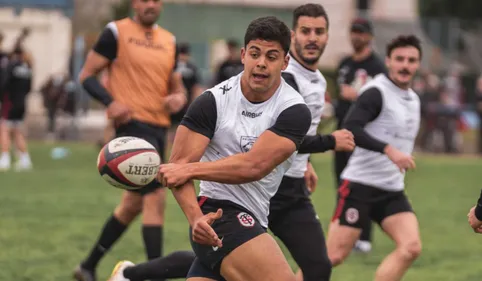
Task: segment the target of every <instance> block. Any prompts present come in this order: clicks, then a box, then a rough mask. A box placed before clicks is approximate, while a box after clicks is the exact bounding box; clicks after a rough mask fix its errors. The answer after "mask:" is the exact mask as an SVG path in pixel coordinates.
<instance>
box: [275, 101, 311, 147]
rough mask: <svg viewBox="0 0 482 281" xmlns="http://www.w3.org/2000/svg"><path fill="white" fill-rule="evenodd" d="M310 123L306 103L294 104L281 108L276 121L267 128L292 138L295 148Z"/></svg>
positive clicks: (301, 140) (299, 143)
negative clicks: (281, 110)
mask: <svg viewBox="0 0 482 281" xmlns="http://www.w3.org/2000/svg"><path fill="white" fill-rule="evenodd" d="M310 125H311V113H310V110H309V109H308V106H306V104H295V105H293V106H291V107H288V108H287V109H285V110H283V112H281V113H280V115H279V116H278V118H277V119H276V123H275V124H274V125H273V126H272V127H271V128H269V129H268V130H270V131H272V132H273V133H275V134H277V135H279V136H282V137H285V138H288V139H290V140H292V141H293V142H294V143H295V145H296V150H298V148H299V147H300V145H301V143H302V142H303V139H304V137H305V135H306V133H307V132H308V130H309V128H310Z"/></svg>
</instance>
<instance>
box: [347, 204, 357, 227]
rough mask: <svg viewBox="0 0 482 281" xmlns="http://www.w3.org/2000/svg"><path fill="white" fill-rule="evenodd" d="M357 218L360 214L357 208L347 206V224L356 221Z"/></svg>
mask: <svg viewBox="0 0 482 281" xmlns="http://www.w3.org/2000/svg"><path fill="white" fill-rule="evenodd" d="M359 218H360V214H359V213H358V210H357V209H355V208H348V210H346V212H345V219H346V222H348V223H349V224H354V223H356V222H357V221H358V219H359Z"/></svg>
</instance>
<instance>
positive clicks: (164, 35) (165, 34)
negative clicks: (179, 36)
mask: <svg viewBox="0 0 482 281" xmlns="http://www.w3.org/2000/svg"><path fill="white" fill-rule="evenodd" d="M154 31H155V32H157V33H158V34H160V35H161V36H162V38H169V39H170V40H172V42H173V43H176V36H175V35H174V34H173V33H172V32H170V31H169V30H167V29H165V28H163V27H161V26H160V25H157V24H156V26H155V28H154Z"/></svg>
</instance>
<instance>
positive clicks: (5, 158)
mask: <svg viewBox="0 0 482 281" xmlns="http://www.w3.org/2000/svg"><path fill="white" fill-rule="evenodd" d="M31 88H32V65H31V62H30V61H28V60H27V58H26V56H25V53H24V52H23V50H22V48H21V47H16V48H15V50H14V51H13V53H12V55H11V56H10V58H9V62H8V66H7V70H6V72H5V83H4V87H3V90H2V91H1V92H2V93H3V96H2V100H3V103H2V108H1V116H2V122H1V127H0V128H1V134H0V135H1V137H2V139H1V140H2V141H1V146H2V155H1V157H0V170H7V169H9V168H10V162H11V158H10V144H11V138H10V136H11V135H13V136H14V140H15V146H16V148H17V150H18V154H17V160H18V161H17V163H16V164H15V168H16V170H26V169H30V168H31V166H32V163H31V160H30V156H29V154H28V150H27V143H26V140H25V136H24V134H23V133H22V131H21V128H20V125H21V124H22V122H23V120H24V117H25V109H26V98H27V95H28V93H29V92H30V90H31Z"/></svg>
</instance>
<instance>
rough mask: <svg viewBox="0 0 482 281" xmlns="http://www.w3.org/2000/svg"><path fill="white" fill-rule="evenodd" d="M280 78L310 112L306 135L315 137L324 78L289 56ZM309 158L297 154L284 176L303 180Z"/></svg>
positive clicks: (324, 88) (323, 89)
mask: <svg viewBox="0 0 482 281" xmlns="http://www.w3.org/2000/svg"><path fill="white" fill-rule="evenodd" d="M282 76H283V78H284V79H285V80H286V82H287V83H288V84H289V85H290V86H292V87H293V88H294V89H295V90H297V91H298V92H299V94H300V95H301V96H302V97H303V99H304V100H305V102H306V105H307V106H308V109H309V110H310V112H311V126H310V129H309V130H308V133H307V134H306V135H307V136H314V135H316V133H317V129H318V125H319V124H320V121H321V115H322V114H323V106H324V105H325V92H326V79H325V77H324V76H323V75H322V74H321V72H320V71H319V70H318V69H317V70H316V71H313V70H310V69H307V68H305V67H304V66H303V65H301V64H300V63H299V62H298V61H297V60H296V59H295V58H294V57H293V56H291V55H290V61H289V64H288V67H287V68H286V70H285V71H284V72H283V74H282ZM309 157H310V154H298V155H297V156H296V158H295V160H294V162H293V164H292V165H291V168H290V169H289V170H288V172H286V174H285V175H286V176H288V177H292V178H303V177H304V176H305V172H306V166H307V165H308V158H309Z"/></svg>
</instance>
